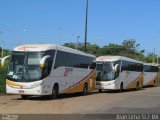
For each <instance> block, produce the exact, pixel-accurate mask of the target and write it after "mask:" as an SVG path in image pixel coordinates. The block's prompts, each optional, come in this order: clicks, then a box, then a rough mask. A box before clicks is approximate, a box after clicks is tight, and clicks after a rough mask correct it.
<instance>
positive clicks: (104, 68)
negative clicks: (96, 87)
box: [96, 62, 115, 81]
mask: <svg viewBox="0 0 160 120" xmlns="http://www.w3.org/2000/svg"><path fill="white" fill-rule="evenodd" d="M96 71H97V75H96V80H97V81H111V80H114V78H115V72H114V69H113V62H97V63H96Z"/></svg>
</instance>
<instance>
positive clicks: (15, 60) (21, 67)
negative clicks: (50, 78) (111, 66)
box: [7, 52, 44, 82]
mask: <svg viewBox="0 0 160 120" xmlns="http://www.w3.org/2000/svg"><path fill="white" fill-rule="evenodd" d="M43 56H44V52H26V53H25V52H12V55H11V59H10V64H9V68H8V73H7V79H9V80H12V81H15V82H31V81H36V80H40V79H41V77H42V69H41V68H40V60H41V58H42V57H43Z"/></svg>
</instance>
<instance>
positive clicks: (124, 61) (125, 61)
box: [96, 56, 144, 92]
mask: <svg viewBox="0 0 160 120" xmlns="http://www.w3.org/2000/svg"><path fill="white" fill-rule="evenodd" d="M96 71H97V75H96V89H99V92H102V90H120V91H122V90H123V89H130V88H136V89H139V88H142V87H143V79H144V77H143V63H142V62H139V61H137V60H134V59H130V58H127V57H122V56H100V57H98V58H97V59H96Z"/></svg>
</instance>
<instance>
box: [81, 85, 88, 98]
mask: <svg viewBox="0 0 160 120" xmlns="http://www.w3.org/2000/svg"><path fill="white" fill-rule="evenodd" d="M87 94H88V84H87V83H85V84H84V87H83V92H82V95H87Z"/></svg>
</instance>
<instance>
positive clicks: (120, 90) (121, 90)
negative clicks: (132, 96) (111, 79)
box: [119, 83, 123, 92]
mask: <svg viewBox="0 0 160 120" xmlns="http://www.w3.org/2000/svg"><path fill="white" fill-rule="evenodd" d="M119 92H123V83H121V85H120V89H119Z"/></svg>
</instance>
